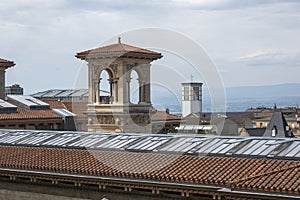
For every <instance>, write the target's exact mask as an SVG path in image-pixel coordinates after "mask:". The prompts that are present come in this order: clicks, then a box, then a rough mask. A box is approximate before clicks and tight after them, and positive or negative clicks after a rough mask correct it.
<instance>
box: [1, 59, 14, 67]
mask: <svg viewBox="0 0 300 200" xmlns="http://www.w3.org/2000/svg"><path fill="white" fill-rule="evenodd" d="M14 65H15V63H14V62H13V61H10V60H6V59H2V58H0V67H5V68H8V67H12V66H14Z"/></svg>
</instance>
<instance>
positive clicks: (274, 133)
mask: <svg viewBox="0 0 300 200" xmlns="http://www.w3.org/2000/svg"><path fill="white" fill-rule="evenodd" d="M276 135H277V128H276V126H273V128H272V135H271V136H272V137H276Z"/></svg>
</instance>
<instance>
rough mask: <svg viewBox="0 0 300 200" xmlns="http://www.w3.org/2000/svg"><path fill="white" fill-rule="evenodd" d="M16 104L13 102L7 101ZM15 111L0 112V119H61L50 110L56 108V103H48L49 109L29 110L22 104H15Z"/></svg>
mask: <svg viewBox="0 0 300 200" xmlns="http://www.w3.org/2000/svg"><path fill="white" fill-rule="evenodd" d="M9 103H11V104H13V105H16V104H15V103H14V102H9ZM16 106H17V107H18V108H17V112H16V113H1V114H0V120H28V119H61V117H60V116H59V115H57V114H55V113H53V111H52V110H51V109H52V108H56V105H55V104H54V103H53V104H51V103H50V108H51V109H50V110H29V109H27V108H24V107H22V106H18V105H16Z"/></svg>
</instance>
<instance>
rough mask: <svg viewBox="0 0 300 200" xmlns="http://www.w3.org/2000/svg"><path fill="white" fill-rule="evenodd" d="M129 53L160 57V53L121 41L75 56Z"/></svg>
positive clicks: (154, 57)
mask: <svg viewBox="0 0 300 200" xmlns="http://www.w3.org/2000/svg"><path fill="white" fill-rule="evenodd" d="M130 55H140V56H143V57H144V56H145V57H150V58H152V59H159V58H161V57H162V55H161V53H158V52H155V51H150V50H147V49H143V48H139V47H135V46H131V45H127V44H123V43H121V42H119V43H116V44H111V45H108V46H103V47H99V48H95V49H90V50H87V51H83V52H80V53H77V54H76V57H77V58H79V59H82V60H84V59H85V58H86V57H88V56H91V57H93V56H97V57H120V56H130Z"/></svg>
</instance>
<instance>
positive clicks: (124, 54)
mask: <svg viewBox="0 0 300 200" xmlns="http://www.w3.org/2000/svg"><path fill="white" fill-rule="evenodd" d="M76 57H77V58H79V59H81V60H85V61H86V62H87V63H88V90H89V98H88V105H87V111H86V112H85V114H86V115H87V118H88V122H87V128H88V131H90V132H93V131H102V132H103V131H108V132H136V133H137V132H142V133H145V132H151V118H150V117H151V114H152V112H153V111H152V104H151V97H150V89H151V88H150V67H151V62H152V61H154V60H157V59H159V58H161V57H162V55H161V53H157V52H154V51H150V50H147V49H142V48H139V47H134V46H131V45H127V44H124V43H121V38H120V37H119V38H118V42H117V43H116V44H111V45H108V46H103V47H99V48H96V49H91V50H87V51H83V52H80V53H77V54H76ZM104 71H105V72H106V73H107V74H108V77H109V78H108V80H102V79H101V74H102V73H104ZM133 71H135V72H136V74H137V75H138V78H137V81H138V86H139V87H138V93H139V101H138V103H132V102H131V95H130V89H131V88H130V85H131V84H130V82H131V81H132V72H133ZM102 81H108V82H109V92H110V94H109V97H108V98H107V99H106V100H103V99H101V96H100V91H101V82H102Z"/></svg>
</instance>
